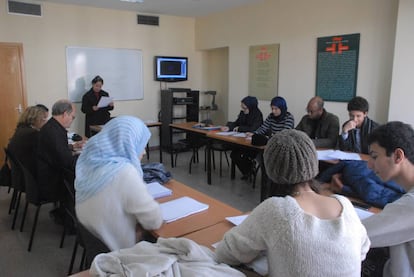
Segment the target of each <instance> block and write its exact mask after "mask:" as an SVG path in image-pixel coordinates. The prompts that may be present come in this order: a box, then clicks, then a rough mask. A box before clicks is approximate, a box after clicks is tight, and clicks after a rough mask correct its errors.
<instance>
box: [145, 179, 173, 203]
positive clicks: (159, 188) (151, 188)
mask: <svg viewBox="0 0 414 277" xmlns="http://www.w3.org/2000/svg"><path fill="white" fill-rule="evenodd" d="M147 189H148V192H149V194H151V195H152V197H153V198H154V199H157V198H161V197H165V196H168V195H171V194H172V190H170V189H169V188H166V187H164V186H163V185H161V184H160V183H158V182H152V183H149V184H147Z"/></svg>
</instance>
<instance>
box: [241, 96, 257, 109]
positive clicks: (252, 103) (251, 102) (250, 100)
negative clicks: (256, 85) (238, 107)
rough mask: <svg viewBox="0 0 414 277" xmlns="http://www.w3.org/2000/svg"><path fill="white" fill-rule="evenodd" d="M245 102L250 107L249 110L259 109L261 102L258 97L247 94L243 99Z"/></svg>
mask: <svg viewBox="0 0 414 277" xmlns="http://www.w3.org/2000/svg"><path fill="white" fill-rule="evenodd" d="M241 102H242V103H243V104H245V105H246V106H247V108H249V110H255V109H257V106H258V105H259V102H258V101H257V98H256V97H254V96H246V97H244V98H243V99H242V101H241Z"/></svg>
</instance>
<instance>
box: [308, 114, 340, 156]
mask: <svg viewBox="0 0 414 277" xmlns="http://www.w3.org/2000/svg"><path fill="white" fill-rule="evenodd" d="M321 124H326V125H327V126H321V127H320V131H321V133H320V134H316V135H317V136H318V135H319V136H320V137H315V139H314V140H313V142H314V144H315V146H316V147H319V148H334V147H335V146H336V143H337V139H338V134H339V119H338V117H337V116H335V115H332V116H331V117H330V118H329V119H328V120H325V121H323V122H322V123H321Z"/></svg>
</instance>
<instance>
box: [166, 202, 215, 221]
mask: <svg viewBox="0 0 414 277" xmlns="http://www.w3.org/2000/svg"><path fill="white" fill-rule="evenodd" d="M160 207H161V212H162V217H163V219H164V221H165V222H166V223H170V222H173V221H175V220H178V219H180V218H183V217H186V216H189V215H192V214H195V213H199V212H202V211H205V210H207V209H208V205H207V204H204V203H201V202H198V201H197V200H194V199H193V198H190V197H188V196H184V197H181V198H177V199H174V200H171V201H168V202H164V203H161V204H160Z"/></svg>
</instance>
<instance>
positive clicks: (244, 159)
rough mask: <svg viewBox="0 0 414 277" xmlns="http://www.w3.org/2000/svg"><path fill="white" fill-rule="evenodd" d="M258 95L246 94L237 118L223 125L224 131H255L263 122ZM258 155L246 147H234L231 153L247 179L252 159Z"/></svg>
mask: <svg viewBox="0 0 414 277" xmlns="http://www.w3.org/2000/svg"><path fill="white" fill-rule="evenodd" d="M258 104H259V103H258V101H257V98H256V97H253V96H246V97H245V98H243V99H242V101H241V105H240V107H241V111H240V113H239V116H238V117H237V120H236V121H234V122H228V123H227V126H225V127H223V128H222V129H221V130H222V131H229V130H231V131H236V132H254V131H256V129H257V128H259V127H260V125H262V123H263V114H262V112H261V111H260V109H259V107H258ZM255 156H256V152H254V151H248V150H246V149H240V148H234V149H233V151H232V152H231V154H230V157H231V159H232V160H233V161H234V164H235V165H236V166H237V168H238V169H239V170H240V172H241V173H242V175H243V177H242V179H243V180H245V179H247V178H248V177H249V174H250V173H251V170H252V167H253V163H252V160H253V159H254V157H255Z"/></svg>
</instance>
